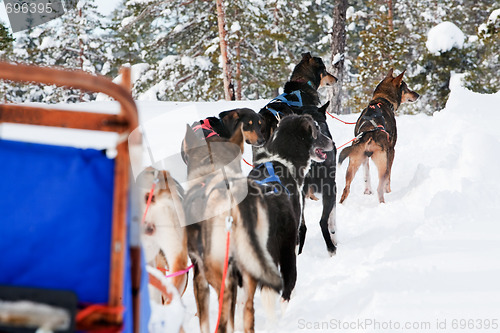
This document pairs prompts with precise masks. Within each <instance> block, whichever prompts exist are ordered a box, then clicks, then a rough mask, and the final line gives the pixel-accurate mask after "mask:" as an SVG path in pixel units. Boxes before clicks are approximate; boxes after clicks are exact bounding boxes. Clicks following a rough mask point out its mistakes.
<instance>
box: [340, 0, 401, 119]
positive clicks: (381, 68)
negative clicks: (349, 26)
mask: <svg viewBox="0 0 500 333" xmlns="http://www.w3.org/2000/svg"><path fill="white" fill-rule="evenodd" d="M366 4H367V8H366V12H367V13H369V14H366V12H365V13H364V15H363V16H364V17H363V19H364V20H363V21H361V24H362V25H361V26H362V27H363V28H362V29H361V31H359V53H358V55H357V57H355V58H354V59H353V67H352V71H353V72H354V74H355V77H356V79H355V80H353V81H351V82H350V83H349V85H350V86H351V87H353V88H354V89H353V90H352V91H353V93H352V95H351V96H350V98H349V99H348V103H347V107H348V108H351V109H353V110H357V111H361V110H362V109H363V108H364V107H365V106H366V104H367V103H368V101H369V100H370V98H371V95H372V93H373V90H374V89H375V86H376V85H377V84H378V82H379V81H380V80H381V79H382V78H384V76H385V75H386V74H387V72H388V70H389V69H390V68H394V69H395V70H396V72H398V71H402V70H404V69H406V61H405V60H406V59H407V58H408V57H409V55H408V53H409V51H408V49H407V47H406V45H405V40H404V39H403V36H400V35H399V34H398V32H397V28H396V29H395V28H394V27H393V26H392V25H391V24H394V23H391V22H390V21H389V12H390V11H389V9H388V7H387V6H386V4H385V1H377V0H371V1H367V2H366ZM391 11H392V10H391ZM358 16H359V15H358ZM351 19H352V16H351ZM351 56H352V55H351Z"/></svg>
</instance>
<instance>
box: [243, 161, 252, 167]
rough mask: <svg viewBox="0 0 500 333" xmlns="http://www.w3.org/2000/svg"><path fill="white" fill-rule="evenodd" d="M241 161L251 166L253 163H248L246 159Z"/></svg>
mask: <svg viewBox="0 0 500 333" xmlns="http://www.w3.org/2000/svg"><path fill="white" fill-rule="evenodd" d="M243 162H245V163H246V164H247V165H249V166H251V167H252V168H253V164H250V163H248V162H247V160H245V159H243Z"/></svg>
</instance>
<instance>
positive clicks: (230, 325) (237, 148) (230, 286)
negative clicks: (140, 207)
mask: <svg viewBox="0 0 500 333" xmlns="http://www.w3.org/2000/svg"><path fill="white" fill-rule="evenodd" d="M184 140H185V143H184V145H185V148H186V150H185V151H186V158H187V165H188V181H189V190H188V191H187V193H186V196H185V199H184V210H185V214H186V221H187V223H188V224H189V225H188V226H187V233H188V252H189V256H190V257H191V261H192V262H193V264H194V265H195V266H194V280H193V285H194V295H195V298H196V305H197V310H198V317H199V321H200V330H201V332H203V333H209V318H208V317H209V294H210V290H209V285H211V286H212V287H213V288H214V289H215V290H216V291H217V293H218V294H220V290H221V286H222V284H224V285H225V290H224V298H223V308H222V313H221V320H220V325H219V329H218V332H232V331H233V330H234V313H235V304H236V292H237V285H238V282H239V281H240V278H241V281H242V283H243V288H244V289H245V296H246V300H245V305H244V315H243V320H244V331H245V332H254V308H253V299H254V293H255V290H256V288H257V286H258V285H259V284H262V285H264V286H268V287H270V288H272V289H274V290H280V289H281V277H280V274H279V271H278V268H277V267H276V265H275V264H274V262H273V259H272V257H271V255H270V254H269V252H268V250H267V240H268V233H269V217H268V207H267V204H266V201H265V200H264V196H263V193H262V191H261V190H260V188H259V187H258V186H256V185H255V184H252V181H250V180H248V179H247V178H246V177H244V176H243V175H242V173H241V152H242V150H243V142H244V138H243V131H242V130H238V131H236V132H235V133H234V135H233V136H232V137H231V138H230V139H224V138H221V137H217V138H213V139H212V140H206V141H205V140H204V139H200V138H199V137H198V136H197V135H196V134H195V133H194V132H193V130H192V129H191V127H189V126H188V127H187V130H186V137H185V139H184ZM228 219H230V220H232V221H233V222H232V227H231V230H232V231H231V235H230V250H229V261H228V274H227V278H226V280H225V281H222V275H223V274H222V273H223V267H224V262H225V249H226V235H227V233H226V223H227V222H228Z"/></svg>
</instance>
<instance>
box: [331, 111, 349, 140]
mask: <svg viewBox="0 0 500 333" xmlns="http://www.w3.org/2000/svg"><path fill="white" fill-rule="evenodd" d="M326 114H327V115H329V116H330V117H332V118H333V119H335V120H338V121H340V122H341V123H344V124H346V125H356V123H348V122H347V121H343V120H342V119H339V118H337V117H335V116H334V115H332V114H331V113H329V112H327V113H326ZM349 142H350V141H349ZM349 142H348V143H349Z"/></svg>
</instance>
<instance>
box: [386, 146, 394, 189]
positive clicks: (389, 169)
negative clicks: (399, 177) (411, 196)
mask: <svg viewBox="0 0 500 333" xmlns="http://www.w3.org/2000/svg"><path fill="white" fill-rule="evenodd" d="M394 153H395V151H394V148H389V149H388V150H387V173H388V179H387V186H386V187H385V193H391V173H392V163H393V162H394Z"/></svg>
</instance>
